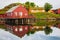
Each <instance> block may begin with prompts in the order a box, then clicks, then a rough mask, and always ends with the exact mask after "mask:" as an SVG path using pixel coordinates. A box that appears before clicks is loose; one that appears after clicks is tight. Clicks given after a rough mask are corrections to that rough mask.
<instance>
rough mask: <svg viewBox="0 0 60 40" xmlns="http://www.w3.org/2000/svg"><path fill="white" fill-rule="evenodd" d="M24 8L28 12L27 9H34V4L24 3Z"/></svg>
mask: <svg viewBox="0 0 60 40" xmlns="http://www.w3.org/2000/svg"><path fill="white" fill-rule="evenodd" d="M25 7H26V8H27V9H28V10H29V8H33V7H35V4H34V3H33V2H26V3H25Z"/></svg>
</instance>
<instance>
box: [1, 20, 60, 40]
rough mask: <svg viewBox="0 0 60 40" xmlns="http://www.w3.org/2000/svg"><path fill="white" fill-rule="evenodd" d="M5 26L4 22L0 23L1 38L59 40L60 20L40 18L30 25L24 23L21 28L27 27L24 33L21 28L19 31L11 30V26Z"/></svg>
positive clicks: (6, 39)
mask: <svg viewBox="0 0 60 40" xmlns="http://www.w3.org/2000/svg"><path fill="white" fill-rule="evenodd" d="M6 26H7V25H6V24H0V39H1V40H60V20H40V21H37V22H36V23H34V24H33V26H32V27H31V26H30V25H29V26H27V25H26V26H25V25H24V26H23V28H24V27H26V28H25V29H27V28H28V31H27V32H26V33H24V32H25V31H23V32H22V29H21V28H20V29H19V30H20V31H18V32H15V31H17V30H18V29H15V31H13V29H12V28H7V27H6ZM10 27H12V26H10ZM13 28H14V27H13ZM18 28H19V27H18ZM21 32H22V34H23V35H22V34H21ZM7 37H8V38H7Z"/></svg>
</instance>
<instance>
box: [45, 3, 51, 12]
mask: <svg viewBox="0 0 60 40" xmlns="http://www.w3.org/2000/svg"><path fill="white" fill-rule="evenodd" d="M51 8H52V5H51V4H49V3H45V5H44V9H45V11H46V12H48V11H49V10H50V9H51Z"/></svg>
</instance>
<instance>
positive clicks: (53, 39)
mask: <svg viewBox="0 0 60 40" xmlns="http://www.w3.org/2000/svg"><path fill="white" fill-rule="evenodd" d="M0 40H60V29H57V28H53V33H52V34H50V35H49V36H46V35H45V34H44V32H43V31H39V32H36V33H35V34H30V36H27V35H25V36H24V37H22V38H20V37H17V36H15V35H13V34H11V33H9V32H8V31H4V30H3V29H0Z"/></svg>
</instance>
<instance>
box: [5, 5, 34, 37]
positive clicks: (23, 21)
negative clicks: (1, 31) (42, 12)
mask: <svg viewBox="0 0 60 40" xmlns="http://www.w3.org/2000/svg"><path fill="white" fill-rule="evenodd" d="M33 18H34V17H33V16H29V14H28V11H27V10H26V8H25V7H24V6H22V5H17V6H15V7H12V8H11V9H9V10H8V11H7V12H6V17H5V24H6V25H7V30H9V31H10V32H12V33H13V34H15V35H17V36H19V37H23V36H24V35H25V34H26V33H27V32H28V29H29V28H30V27H32V26H31V25H32V23H33V20H32V19H33Z"/></svg>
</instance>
